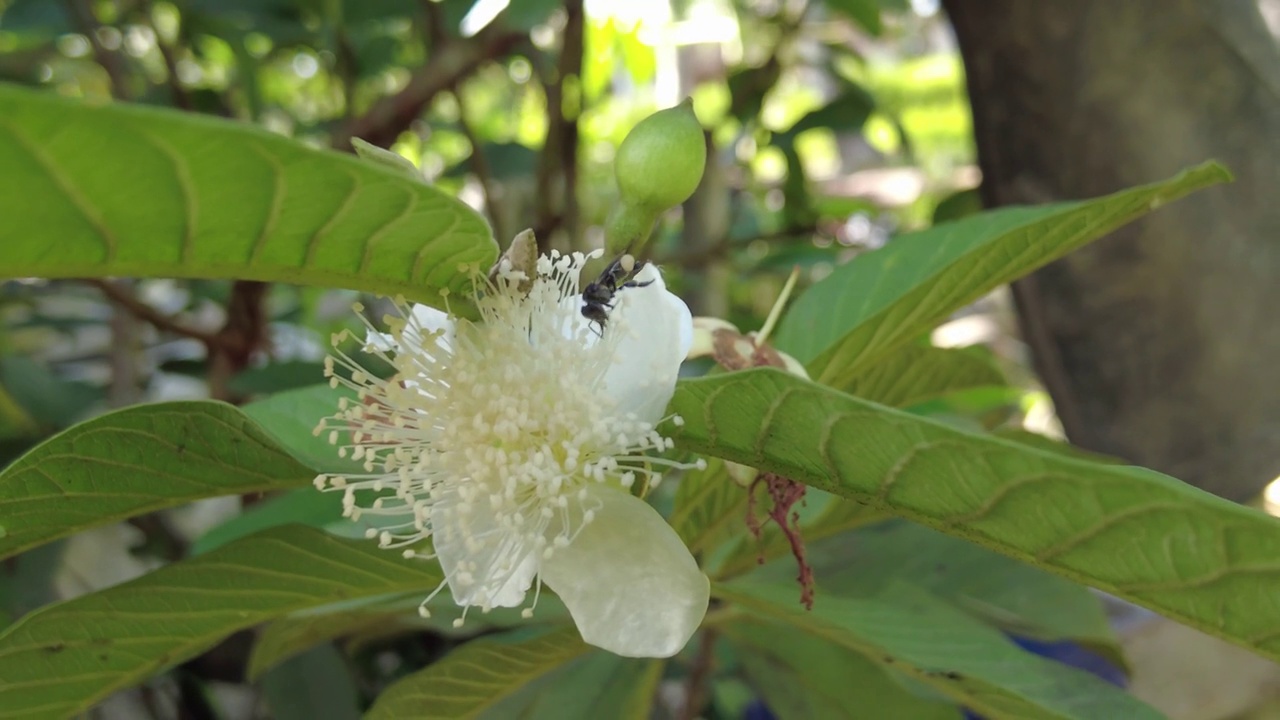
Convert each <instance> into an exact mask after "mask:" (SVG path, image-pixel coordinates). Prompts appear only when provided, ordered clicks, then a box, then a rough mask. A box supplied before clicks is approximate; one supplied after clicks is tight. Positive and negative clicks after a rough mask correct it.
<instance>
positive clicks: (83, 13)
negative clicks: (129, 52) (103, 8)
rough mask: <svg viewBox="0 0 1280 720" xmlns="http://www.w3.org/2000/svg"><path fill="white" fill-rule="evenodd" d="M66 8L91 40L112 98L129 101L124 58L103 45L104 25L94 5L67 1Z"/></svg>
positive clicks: (81, 0)
mask: <svg viewBox="0 0 1280 720" xmlns="http://www.w3.org/2000/svg"><path fill="white" fill-rule="evenodd" d="M66 7H67V14H68V15H70V16H71V19H72V21H73V22H74V23H75V24H76V27H77V28H78V29H79V30H80V32H82V33H84V35H85V37H87V38H89V45H90V46H91V47H92V48H93V59H94V60H95V61H97V63H98V64H99V65H101V66H102V69H103V70H104V71H105V72H106V73H107V78H108V79H109V80H110V81H111V95H112V97H114V98H116V99H117V100H128V99H129V97H130V95H132V93H130V92H129V87H128V82H127V80H126V77H125V75H126V73H125V67H124V58H123V57H122V56H121V55H120V53H118V52H115V51H112V50H108V49H107V47H106V46H105V45H103V44H102V38H101V37H99V32H100V31H101V30H102V29H103V25H102V23H100V22H98V18H97V16H95V15H94V14H93V6H92V3H90V2H89V0H66Z"/></svg>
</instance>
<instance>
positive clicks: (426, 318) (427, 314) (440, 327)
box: [364, 305, 454, 353]
mask: <svg viewBox="0 0 1280 720" xmlns="http://www.w3.org/2000/svg"><path fill="white" fill-rule="evenodd" d="M410 312H411V314H410V316H409V319H408V321H407V323H406V325H405V329H404V338H403V340H404V342H405V343H406V344H408V345H412V346H414V347H418V348H420V347H422V336H423V335H426V334H430V333H433V332H436V331H439V332H440V335H439V336H437V337H436V345H437V346H439V347H440V349H442V350H445V351H446V352H448V351H451V350H452V349H453V332H454V325H453V320H452V319H450V317H449V316H448V315H447V314H446V313H445V312H443V311H441V310H437V309H436V308H433V307H431V306H430V305H414V306H413V308H412V310H411V311H410ZM364 341H365V344H367V345H372V346H373V347H375V348H377V349H379V350H381V351H383V352H391V351H395V352H396V353H402V352H405V349H404V348H402V347H401V346H400V345H399V343H397V342H396V340H395V337H393V336H392V335H391V334H390V333H380V332H373V331H370V332H368V333H366V334H365V340H364Z"/></svg>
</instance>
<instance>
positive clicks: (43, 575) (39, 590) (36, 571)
mask: <svg viewBox="0 0 1280 720" xmlns="http://www.w3.org/2000/svg"><path fill="white" fill-rule="evenodd" d="M62 551H63V543H51V544H49V545H44V546H42V547H38V548H35V549H34V550H32V551H30V552H25V553H22V554H21V555H19V556H17V557H15V558H10V559H9V560H6V561H5V562H3V563H0V628H3V627H4V626H5V625H8V624H9V623H11V622H13V621H14V620H17V619H18V618H19V617H21V616H23V615H25V614H27V613H28V612H31V611H32V610H35V609H36V608H38V607H40V606H41V605H45V604H48V603H50V602H53V601H54V599H56V598H57V593H56V592H55V591H54V586H53V580H54V576H55V575H56V574H57V573H58V570H59V569H60V568H61V567H62Z"/></svg>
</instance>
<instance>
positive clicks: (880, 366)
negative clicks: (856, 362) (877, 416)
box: [836, 345, 1005, 408]
mask: <svg viewBox="0 0 1280 720" xmlns="http://www.w3.org/2000/svg"><path fill="white" fill-rule="evenodd" d="M843 379H844V381H845V382H843V383H842V384H841V385H840V386H838V387H837V388H836V389H837V390H843V391H845V392H847V393H849V394H850V395H856V396H858V397H860V398H863V399H865V400H871V401H872V402H878V403H880V404H881V405H890V406H892V407H897V408H905V407H910V406H912V405H915V404H917V403H921V402H925V401H927V400H933V399H935V398H939V397H942V396H944V395H947V394H948V393H952V392H955V391H956V390H966V389H970V388H975V387H984V386H992V385H996V386H999V385H1004V384H1005V378H1004V374H1003V373H1001V372H1000V368H998V367H997V366H996V364H995V363H994V362H993V361H992V359H991V357H990V353H989V352H987V351H986V350H985V349H984V348H980V347H973V348H939V347H929V346H919V345H907V346H905V347H901V348H898V349H897V350H894V351H893V353H892V354H891V355H889V356H888V357H886V358H884V359H882V360H881V361H879V362H877V363H876V364H875V365H873V366H871V367H869V368H866V369H865V370H864V371H863V372H860V373H858V374H856V375H852V376H847V377H845V378H843Z"/></svg>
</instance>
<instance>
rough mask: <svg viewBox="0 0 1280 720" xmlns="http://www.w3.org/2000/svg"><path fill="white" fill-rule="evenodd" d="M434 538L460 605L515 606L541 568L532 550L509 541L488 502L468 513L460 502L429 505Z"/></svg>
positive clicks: (452, 591) (450, 587) (433, 540)
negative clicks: (462, 508)
mask: <svg viewBox="0 0 1280 720" xmlns="http://www.w3.org/2000/svg"><path fill="white" fill-rule="evenodd" d="M431 529H432V533H431V539H432V542H433V543H434V545H435V551H436V556H437V557H438V558H439V560H440V567H441V569H443V570H444V576H445V580H446V581H448V583H449V592H450V593H451V594H452V595H453V601H454V602H455V603H457V604H458V605H459V606H460V607H466V606H468V605H475V606H479V607H516V606H518V605H520V604H521V603H523V602H524V597H525V594H527V593H528V591H529V586H530V585H532V584H533V577H534V575H536V574H537V571H538V562H537V561H538V553H537V552H536V551H535V549H534V548H529V547H523V546H520V545H517V544H514V543H512V542H511V540H512V539H513V538H514V537H519V536H518V535H514V534H512V533H507V532H503V530H502V528H500V527H499V525H498V520H497V516H495V515H494V514H493V512H492V510H490V509H489V507H488V505H487V504H486V503H475V504H474V505H472V506H471V509H470V510H469V511H468V512H466V513H461V512H459V511H458V505H457V504H446V503H440V504H437V505H435V506H433V507H432V508H431Z"/></svg>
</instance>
